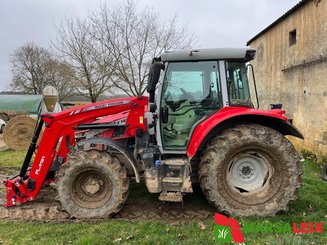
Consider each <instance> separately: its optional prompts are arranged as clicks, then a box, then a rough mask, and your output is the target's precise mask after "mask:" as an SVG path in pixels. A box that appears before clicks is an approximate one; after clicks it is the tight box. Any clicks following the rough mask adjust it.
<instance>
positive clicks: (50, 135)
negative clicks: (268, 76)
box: [5, 49, 303, 218]
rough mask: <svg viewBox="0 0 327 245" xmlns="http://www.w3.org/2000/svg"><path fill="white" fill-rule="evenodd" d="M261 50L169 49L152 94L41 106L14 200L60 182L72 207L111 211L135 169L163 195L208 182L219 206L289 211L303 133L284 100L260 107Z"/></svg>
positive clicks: (96, 213)
mask: <svg viewBox="0 0 327 245" xmlns="http://www.w3.org/2000/svg"><path fill="white" fill-rule="evenodd" d="M254 55H255V50H252V49H202V50H201V49H200V50H192V51H182V52H172V53H165V54H162V55H161V56H160V57H158V58H154V59H153V62H152V65H151V68H150V71H149V78H148V85H147V92H148V93H149V96H148V97H145V96H142V97H131V98H122V99H115V100H108V101H102V102H97V103H93V104H89V105H85V106H80V107H75V108H72V109H69V110H65V111H63V112H60V113H54V114H43V115H42V116H41V118H40V120H39V122H38V124H37V127H36V130H35V135H34V137H33V140H32V143H31V146H30V148H29V150H28V152H27V155H26V158H25V161H24V163H23V165H22V168H21V171H20V173H19V174H18V175H17V176H14V177H11V178H8V179H7V180H6V181H5V186H6V191H7V204H6V206H7V207H11V206H15V205H20V204H23V203H25V202H27V201H33V200H34V199H35V198H36V196H37V195H38V193H39V191H40V189H41V188H42V186H43V185H45V184H48V183H51V182H55V183H56V186H57V189H58V196H59V200H60V202H61V205H62V209H63V210H65V211H67V212H68V213H69V214H70V215H71V216H74V217H77V218H96V217H109V216H112V215H114V214H116V213H118V212H119V211H120V209H121V208H122V206H123V204H124V202H125V200H126V199H127V196H128V192H129V180H130V179H131V178H133V179H135V181H136V182H137V183H139V182H140V181H141V180H142V181H143V180H144V181H145V184H146V186H147V189H148V191H149V192H151V193H158V194H159V199H160V200H161V201H171V202H181V201H182V200H183V195H185V194H190V193H192V192H193V188H192V186H193V184H194V183H200V186H201V188H202V191H203V193H204V195H205V197H206V198H207V200H208V201H209V203H211V204H213V205H214V206H215V207H216V208H217V210H218V211H220V212H226V213H229V214H236V215H243V216H248V215H260V216H264V215H274V214H276V213H277V212H279V211H281V210H285V211H286V210H287V205H288V203H289V202H290V201H291V200H294V199H295V198H296V196H295V195H296V190H297V189H298V188H299V187H300V185H301V174H302V167H301V165H300V157H299V155H298V153H297V152H296V151H295V149H294V147H293V145H292V144H291V143H290V142H289V141H288V140H287V139H286V138H285V137H284V136H285V135H292V136H295V137H298V138H302V139H303V136H302V134H301V133H300V132H299V131H298V130H297V129H296V128H295V127H294V126H292V125H291V124H290V123H289V121H288V119H287V118H286V117H285V116H284V114H285V111H283V110H282V109H281V105H280V104H272V108H271V110H258V109H255V108H254V104H253V103H252V100H251V97H250V89H249V83H248V67H251V65H247V64H248V62H249V61H251V60H252V59H253V58H254ZM254 88H255V84H254ZM255 95H256V88H255ZM256 97H257V96H256ZM257 104H258V101H257ZM42 130H43V133H42V137H41V139H40V141H39V144H38V145H37V142H38V138H39V135H40V133H41V131H42ZM34 152H35V156H34V160H33V161H32V163H31V159H32V157H33V154H34Z"/></svg>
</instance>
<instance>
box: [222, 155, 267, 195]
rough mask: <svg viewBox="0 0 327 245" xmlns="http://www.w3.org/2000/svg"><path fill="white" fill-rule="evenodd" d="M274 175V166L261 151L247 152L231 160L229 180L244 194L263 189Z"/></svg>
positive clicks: (228, 172)
mask: <svg viewBox="0 0 327 245" xmlns="http://www.w3.org/2000/svg"><path fill="white" fill-rule="evenodd" d="M271 176H272V167H271V164H270V162H269V161H268V159H267V157H266V155H265V154H264V153H261V152H250V151H249V152H245V153H241V154H238V155H236V156H235V157H233V158H232V159H231V160H230V161H229V167H228V168H227V181H228V183H229V185H230V186H232V187H233V188H234V189H236V190H237V191H239V192H240V193H242V194H246V193H256V192H260V191H263V190H264V189H265V188H266V186H267V185H268V182H269V179H270V178H271Z"/></svg>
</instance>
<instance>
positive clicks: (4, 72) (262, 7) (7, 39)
mask: <svg viewBox="0 0 327 245" xmlns="http://www.w3.org/2000/svg"><path fill="white" fill-rule="evenodd" d="M101 2H106V3H107V5H108V6H110V4H113V3H114V2H117V0H116V1H114V0H106V1H105V0H0V13H1V14H0V31H1V35H0V91H1V90H5V89H6V87H7V84H8V82H9V81H10V78H11V74H10V65H9V55H10V54H11V53H12V52H13V51H14V50H15V49H17V48H19V47H20V46H22V45H23V44H24V43H26V42H31V41H33V42H35V43H36V44H38V45H40V46H42V47H45V48H47V47H48V46H49V41H50V40H51V39H53V38H54V37H55V34H56V33H55V30H54V26H55V25H56V24H57V25H58V24H59V23H60V21H61V20H62V19H63V18H74V17H85V16H87V14H88V12H90V11H94V10H97V9H98V8H99V5H100V3H101ZM298 2H299V0H138V5H139V6H140V7H142V6H150V7H152V8H153V9H154V10H155V11H156V12H158V13H159V16H158V18H159V19H161V20H162V21H165V20H166V19H169V18H172V17H173V16H174V15H176V16H177V21H178V24H179V25H180V26H186V28H187V29H188V30H189V32H191V33H193V34H194V35H195V37H196V43H197V47H202V48H209V47H244V46H245V45H246V42H247V41H248V40H249V39H251V38H252V37H253V36H254V35H256V34H257V33H258V32H260V31H261V30H262V29H264V28H265V27H267V26H268V25H269V24H270V23H272V22H273V21H274V20H276V19H277V18H278V17H280V16H281V15H282V14H284V13H285V12H286V11H287V10H289V9H290V8H292V7H293V6H294V5H295V4H296V3H298Z"/></svg>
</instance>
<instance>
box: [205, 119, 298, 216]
mask: <svg viewBox="0 0 327 245" xmlns="http://www.w3.org/2000/svg"><path fill="white" fill-rule="evenodd" d="M301 174H302V166H301V164H300V157H299V155H298V153H297V152H296V150H295V149H294V147H293V145H292V144H291V143H290V142H289V141H288V140H287V139H286V138H285V137H283V136H282V135H281V134H279V133H278V132H276V131H275V130H273V129H271V128H268V127H264V126H261V125H255V124H250V125H238V126H236V127H234V128H231V129H227V130H225V131H223V132H222V134H221V135H220V136H218V137H216V138H214V139H213V140H212V141H211V143H210V144H209V145H208V146H207V148H206V149H205V150H204V152H203V156H202V158H201V164H200V168H199V178H200V185H201V188H202V191H203V193H204V195H205V196H206V198H207V200H208V201H209V203H211V204H213V205H214V206H215V207H216V208H217V209H218V211H220V212H227V213H229V214H235V215H239V216H250V215H259V216H269V215H275V214H276V213H277V212H279V211H281V210H284V211H287V210H288V207H287V205H288V203H289V202H290V201H291V200H294V199H295V198H296V191H297V189H298V188H299V187H300V186H301Z"/></svg>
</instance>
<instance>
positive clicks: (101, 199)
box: [57, 150, 129, 218]
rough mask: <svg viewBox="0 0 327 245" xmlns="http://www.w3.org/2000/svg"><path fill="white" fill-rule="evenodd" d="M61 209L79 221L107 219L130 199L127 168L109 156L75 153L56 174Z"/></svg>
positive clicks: (95, 153) (91, 152) (92, 151)
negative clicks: (128, 197)
mask: <svg viewBox="0 0 327 245" xmlns="http://www.w3.org/2000/svg"><path fill="white" fill-rule="evenodd" d="M57 178H58V181H57V182H58V195H59V201H60V202H61V205H62V209H63V210H65V211H66V212H68V213H69V214H70V215H71V216H72V217H76V218H106V217H111V216H112V215H114V214H116V213H118V212H119V211H120V209H121V208H122V206H123V204H124V202H125V201H126V199H127V196H128V192H129V179H128V177H127V173H126V169H125V167H124V166H123V165H122V164H120V162H119V161H118V159H117V158H115V157H113V156H111V155H109V154H108V153H107V152H100V151H96V150H91V151H79V150H77V151H75V152H73V153H71V154H69V156H68V159H67V162H66V163H65V164H64V165H63V166H62V167H61V168H60V170H59V172H58V173H57Z"/></svg>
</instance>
